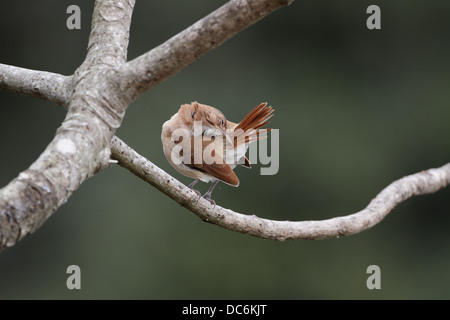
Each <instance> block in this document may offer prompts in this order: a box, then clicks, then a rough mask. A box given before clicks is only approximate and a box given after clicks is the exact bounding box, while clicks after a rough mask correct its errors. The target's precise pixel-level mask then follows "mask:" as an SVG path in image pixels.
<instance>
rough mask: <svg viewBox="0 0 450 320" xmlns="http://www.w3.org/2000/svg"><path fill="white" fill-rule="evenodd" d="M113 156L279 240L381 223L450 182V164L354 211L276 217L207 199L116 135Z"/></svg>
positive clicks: (213, 217)
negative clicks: (287, 218)
mask: <svg viewBox="0 0 450 320" xmlns="http://www.w3.org/2000/svg"><path fill="white" fill-rule="evenodd" d="M111 150H112V152H113V157H114V158H115V159H117V160H118V161H119V164H120V165H121V166H123V167H124V168H126V169H128V170H130V171H131V172H132V173H134V174H135V175H137V176H138V177H139V178H141V179H142V180H144V181H147V182H148V183H150V184H151V185H152V186H154V187H155V188H157V189H158V190H160V191H161V192H163V193H165V194H166V195H167V196H169V197H170V198H172V199H173V200H175V201H176V202H178V203H179V204H180V205H182V206H183V207H185V208H187V209H188V210H189V211H191V212H193V213H194V214H195V215H197V216H198V217H199V218H200V219H202V220H203V221H205V222H209V223H212V224H215V225H217V226H220V227H223V228H225V229H229V230H232V231H237V232H241V233H244V234H249V235H252V236H256V237H260V238H265V239H274V240H280V241H284V240H295V239H309V240H317V239H325V238H333V237H340V236H347V235H352V234H355V233H358V232H361V231H364V230H366V229H369V228H371V227H373V226H374V225H376V224H377V223H379V222H380V221H381V220H383V219H384V217H385V216H386V215H387V214H389V212H391V211H392V209H394V208H395V207H396V206H397V205H398V204H399V203H401V202H403V201H405V200H407V199H409V198H411V197H412V196H417V195H422V194H427V193H433V192H436V191H437V190H439V189H441V188H444V187H445V186H447V185H449V184H450V163H448V164H446V165H444V166H442V167H440V168H437V169H429V170H425V171H422V172H419V173H416V174H412V175H409V176H406V177H404V178H401V179H399V180H397V181H394V182H392V183H391V184H390V185H389V186H387V187H386V188H385V189H383V190H382V191H381V192H380V193H379V194H378V195H377V196H376V197H375V198H374V199H373V200H372V201H371V202H370V203H369V205H368V206H367V207H366V208H365V209H363V210H361V211H359V212H357V213H354V214H350V215H347V216H342V217H336V218H332V219H327V220H321V221H274V220H269V219H263V218H259V217H258V216H256V215H245V214H241V213H237V212H234V211H232V210H230V209H225V208H222V207H220V206H218V205H216V206H212V205H211V203H209V202H208V201H207V200H205V199H203V198H200V199H199V198H198V195H197V194H196V193H195V192H194V191H192V190H191V189H189V188H188V187H186V186H185V185H184V184H183V183H181V182H179V181H178V180H176V179H175V178H173V177H172V176H170V175H169V174H167V173H166V172H164V171H163V170H161V169H160V168H158V167H157V166H156V165H154V164H153V163H151V162H150V161H149V160H147V159H146V158H144V157H142V156H140V155H139V154H138V153H137V152H136V151H134V150H133V149H131V148H130V147H128V146H127V145H126V144H125V143H124V142H123V141H121V140H120V139H118V138H117V137H114V138H113V140H112V142H111Z"/></svg>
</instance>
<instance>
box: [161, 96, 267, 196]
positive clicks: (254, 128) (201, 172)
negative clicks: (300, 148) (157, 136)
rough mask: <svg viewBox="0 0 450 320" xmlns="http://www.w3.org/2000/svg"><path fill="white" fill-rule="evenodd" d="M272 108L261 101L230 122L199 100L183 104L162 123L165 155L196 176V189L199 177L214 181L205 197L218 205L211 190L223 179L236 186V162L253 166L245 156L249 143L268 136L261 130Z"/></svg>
mask: <svg viewBox="0 0 450 320" xmlns="http://www.w3.org/2000/svg"><path fill="white" fill-rule="evenodd" d="M273 111H274V110H273V109H272V107H270V106H267V103H261V104H260V105H259V106H257V107H256V108H254V109H253V110H252V111H251V112H250V113H249V114H247V116H245V117H244V119H242V121H241V122H239V124H236V123H233V122H231V121H227V119H226V118H225V116H224V115H223V113H222V112H220V111H219V110H217V109H216V108H213V107H211V106H207V105H204V104H201V103H198V102H192V103H191V104H183V105H182V106H181V107H180V109H179V110H178V112H177V113H176V114H174V115H173V116H172V117H171V118H170V120H168V121H166V122H165V123H164V124H163V127H162V134H161V140H162V144H163V149H164V155H165V156H166V159H167V161H169V163H170V164H171V165H172V166H173V167H174V168H175V169H176V170H177V171H178V172H180V173H181V174H183V175H185V176H188V177H191V178H194V179H195V180H194V181H193V182H192V183H191V184H190V185H189V186H188V187H189V188H191V189H193V187H194V185H195V184H196V183H197V182H198V181H199V180H201V181H203V182H210V181H212V182H213V183H212V185H211V187H210V188H209V190H208V191H207V192H206V193H205V194H204V195H203V198H205V199H207V200H209V201H210V202H211V203H212V204H215V202H214V200H212V199H211V193H212V191H213V189H214V187H215V186H216V185H217V183H218V182H219V181H222V182H224V183H226V184H228V185H231V186H233V187H237V186H239V179H238V177H237V176H236V174H235V173H234V171H233V169H234V168H235V167H236V165H242V166H244V167H247V168H250V167H251V164H250V161H249V160H248V159H247V157H246V156H245V153H246V152H247V149H248V145H249V143H250V142H253V141H256V140H259V139H260V138H264V137H266V136H263V135H261V136H260V131H259V130H258V129H259V128H261V127H263V126H265V125H266V124H268V123H269V121H268V120H269V119H270V118H271V117H272V116H273ZM264 131H265V132H268V131H270V129H267V130H264ZM193 190H194V191H195V192H196V193H197V194H199V196H201V194H200V192H198V191H197V190H195V189H193Z"/></svg>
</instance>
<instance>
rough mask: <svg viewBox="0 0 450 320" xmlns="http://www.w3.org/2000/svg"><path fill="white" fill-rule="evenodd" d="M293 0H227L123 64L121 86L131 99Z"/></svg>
mask: <svg viewBox="0 0 450 320" xmlns="http://www.w3.org/2000/svg"><path fill="white" fill-rule="evenodd" d="M292 1H293V0H270V1H268V0H231V1H229V2H228V3H226V4H225V5H223V6H222V7H220V8H219V9H217V10H215V11H214V12H212V13H211V14H209V15H208V16H206V17H204V18H203V19H201V20H199V21H197V22H196V23H195V24H193V25H192V26H190V27H189V28H187V29H185V30H184V31H182V32H180V33H178V34H177V35H176V36H174V37H172V38H170V39H169V40H167V41H166V42H164V43H163V44H161V45H160V46H158V47H156V48H154V49H153V50H151V51H149V52H147V53H145V54H143V55H141V56H139V57H137V58H136V59H134V60H132V61H130V62H128V63H126V64H124V65H123V66H122V67H121V69H120V73H121V83H122V84H121V87H122V88H123V90H124V91H125V90H127V91H128V93H129V95H130V98H131V99H132V100H134V99H135V98H136V97H138V96H139V95H140V94H142V93H143V92H144V91H146V90H148V89H150V88H152V87H154V86H155V85H157V84H158V83H160V82H162V81H164V80H165V79H167V78H169V77H170V76H172V75H173V74H175V73H177V72H178V71H180V70H181V69H183V68H184V67H186V66H187V65H189V64H190V63H192V62H194V61H195V60H197V59H198V58H199V57H200V56H202V55H204V54H205V53H207V52H209V51H210V50H212V49H214V48H216V47H217V46H219V45H220V44H222V43H223V42H224V41H226V40H227V39H229V38H231V37H232V36H234V35H235V34H236V33H238V32H239V31H241V30H243V29H245V28H247V27H248V26H250V25H252V24H253V23H255V22H256V21H258V20H260V19H261V18H263V17H265V16H266V15H268V14H269V13H271V12H272V11H274V10H276V9H278V8H280V7H282V6H284V5H288V4H290V3H291V2H292Z"/></svg>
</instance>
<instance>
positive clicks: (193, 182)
mask: <svg viewBox="0 0 450 320" xmlns="http://www.w3.org/2000/svg"><path fill="white" fill-rule="evenodd" d="M198 181H199V180H198V179H195V180H194V181H192V182H191V183H190V184H189V185H188V188H189V189H191V190H192V191H194V192H195V193H196V194H197V195H198V198H199V199H200V197H201V196H202V194H201V193H200V191H198V190H195V189H194V186H195V185H196V184H197V182H198Z"/></svg>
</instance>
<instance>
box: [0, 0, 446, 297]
mask: <svg viewBox="0 0 450 320" xmlns="http://www.w3.org/2000/svg"><path fill="white" fill-rule="evenodd" d="M223 3H225V1H218V0H217V1H212V0H197V1H173V0H170V1H143V0H138V1H137V4H136V8H135V11H134V13H133V23H132V26H131V39H130V45H129V59H132V58H135V57H137V56H139V55H140V54H142V53H144V52H146V51H148V50H149V49H151V48H153V47H154V46H156V45H158V44H160V43H162V42H164V41H165V40H166V39H168V38H169V37H171V36H173V35H175V34H176V33H177V32H179V31H181V30H183V29H184V28H186V27H188V26H189V25H191V24H192V23H194V22H195V21H197V20H198V19H200V18H202V17H203V16H205V15H206V14H208V13H209V12H211V11H212V10H214V9H215V8H217V7H219V6H220V5H222V4H223ZM70 4H76V5H79V6H80V8H81V14H82V25H81V26H82V29H81V30H68V29H67V28H66V19H67V17H68V16H69V15H68V14H66V8H67V7H68V6H69V5H70ZM371 4H377V5H379V6H380V8H381V26H382V29H381V30H372V31H370V30H368V29H367V27H366V19H367V18H368V14H366V9H367V7H368V6H369V5H371ZM92 8H93V1H77V0H73V1H61V0H40V1H24V0H17V1H8V2H6V1H4V2H3V3H2V5H1V10H0V39H1V42H2V45H1V51H0V62H1V63H5V64H11V65H16V66H21V67H26V68H31V69H37V70H46V71H52V72H56V73H60V74H64V75H70V74H72V73H73V72H74V70H75V69H76V68H77V67H78V66H79V65H80V63H81V62H82V61H83V59H84V55H85V52H86V47H87V41H88V35H89V30H90V17H91V14H92ZM449 39H450V2H449V1H443V0H432V1H423V0H422V1H407V2H406V1H361V0H346V1H333V0H323V1H320V2H318V1H313V0H303V1H299V0H297V1H295V2H294V3H293V4H292V5H290V6H289V7H284V8H282V9H280V10H278V11H276V12H274V13H272V14H270V15H269V16H268V17H267V18H265V19H263V20H262V21H260V22H258V23H257V24H255V25H253V26H252V27H250V28H248V29H246V30H244V31H243V32H241V33H239V34H238V35H237V36H235V37H234V38H232V39H231V40H229V41H227V42H226V43H225V44H223V45H222V46H220V47H218V48H216V49H215V50H213V51H212V52H210V53H208V54H207V55H205V56H203V57H201V58H200V59H199V60H198V61H197V62H195V63H193V64H192V65H190V66H189V67H187V68H186V69H184V70H182V71H181V72H180V73H178V74H177V75H175V76H173V77H171V78H170V79H169V80H167V81H165V82H164V83H162V84H161V85H159V86H157V87H155V88H154V89H152V90H150V91H149V92H147V93H146V94H144V95H143V96H141V97H140V98H139V99H138V100H136V101H135V102H134V103H133V104H132V106H131V107H130V108H129V110H128V112H127V114H126V116H125V119H124V121H123V125H122V127H121V128H120V129H119V130H118V132H117V135H118V136H119V137H120V138H122V139H123V140H124V141H125V142H127V143H128V144H129V145H130V146H132V147H133V148H134V149H135V150H137V151H138V152H139V153H141V154H142V155H144V156H146V157H148V158H149V159H150V160H151V161H153V162H154V163H155V164H156V165H158V166H160V167H161V168H162V169H164V170H166V171H167V172H169V173H170V174H172V175H173V176H174V177H175V178H177V179H179V180H180V181H182V182H184V183H186V184H188V183H190V182H191V180H190V179H188V178H186V177H183V176H181V175H180V174H178V173H177V172H176V171H175V170H174V169H173V168H172V167H170V165H169V164H168V163H167V161H166V160H165V158H164V156H163V152H162V147H161V142H160V131H161V125H162V124H163V122H164V121H166V120H167V119H169V118H170V116H172V115H173V114H174V113H175V112H176V111H177V109H178V107H179V105H180V104H183V103H186V102H191V101H195V100H197V101H199V102H202V103H206V104H210V105H213V106H216V107H219V108H220V109H221V110H222V111H223V112H224V114H225V115H226V116H227V118H228V119H230V120H232V121H239V120H240V119H241V118H242V117H243V116H244V115H245V114H246V113H247V112H248V111H249V110H251V108H253V107H254V106H256V105H257V104H259V103H260V102H262V101H268V102H269V103H270V104H271V105H272V106H273V107H274V108H275V109H276V116H275V117H274V118H273V119H272V120H273V121H272V123H271V126H272V127H273V128H277V129H279V130H280V170H279V172H278V174H276V175H273V176H261V175H260V174H259V167H258V166H255V167H254V168H253V169H252V170H246V169H244V168H238V169H236V172H237V174H238V176H239V177H240V180H241V185H240V186H239V188H238V189H235V188H232V187H229V186H227V185H224V184H219V186H218V187H217V188H216V190H215V192H214V194H213V196H214V199H215V200H216V202H217V203H218V204H219V205H222V206H224V207H227V208H230V209H233V210H235V211H238V212H242V213H248V214H256V215H258V216H261V217H265V218H270V219H276V220H311V219H313V220H320V219H327V218H331V217H335V216H340V215H347V214H350V213H354V212H356V211H359V210H360V209H362V208H364V207H365V206H366V205H367V204H368V203H369V201H370V200H371V199H372V198H373V197H374V196H375V195H376V194H377V193H378V192H379V191H380V190H381V189H382V188H384V187H385V186H387V185H388V184H389V183H390V182H392V181H394V180H396V179H398V178H400V177H402V176H404V175H408V174H411V173H415V172H418V171H421V170H424V169H428V168H432V167H439V166H441V165H444V164H445V163H447V162H449V160H450V148H449V144H450V140H449V137H450V125H449V119H450V108H449V102H450V90H449V88H450V59H449V57H450V41H449ZM0 103H1V106H2V107H1V108H0V145H1V148H2V153H1V157H0V165H1V169H0V183H1V185H2V186H4V185H6V184H7V183H8V182H9V181H10V180H11V179H13V178H14V177H16V176H17V175H18V173H19V172H20V171H22V170H25V169H26V168H27V167H28V166H29V165H30V164H31V163H32V162H33V161H34V160H35V159H36V158H37V157H38V156H39V154H40V153H41V152H42V151H43V150H44V148H45V147H46V145H47V144H48V143H49V142H50V140H51V139H52V137H53V135H54V133H55V130H56V129H57V128H58V126H59V125H60V123H61V121H62V120H63V118H64V114H65V110H64V109H63V108H61V107H59V106H56V105H54V104H52V103H49V102H46V101H39V100H36V99H33V98H28V97H23V96H17V95H13V94H10V93H5V92H0ZM198 186H199V189H200V190H201V191H205V190H206V189H207V188H208V185H206V184H203V183H202V184H199V185H198ZM449 226H450V188H446V189H444V190H441V191H439V192H438V193H436V194H432V195H427V196H421V197H416V198H414V199H410V200H408V201H407V202H405V203H403V204H401V205H400V206H399V207H397V208H396V209H395V210H394V211H393V212H392V213H391V214H390V215H388V216H387V217H386V219H385V220H383V221H382V222H381V223H380V224H379V225H377V226H375V227H374V228H372V229H370V230H367V231H365V232H363V233H360V234H357V235H354V236H350V237H344V238H339V239H329V240H321V241H287V242H275V241H270V240H261V239H258V238H253V237H250V236H246V235H242V234H237V233H234V232H231V231H227V230H224V229H221V228H218V227H215V226H213V225H210V224H205V223H202V222H201V220H199V219H198V218H197V217H195V216H194V215H192V214H191V213H189V212H188V211H186V210H185V209H184V208H182V207H180V206H179V205H177V204H176V203H175V202H173V201H172V200H170V199H169V198H168V197H166V196H165V195H163V194H162V193H160V192H159V191H157V190H156V189H154V188H153V187H151V186H150V185H148V184H146V183H144V182H143V181H141V180H139V179H138V178H136V177H135V176H133V175H132V174H130V173H129V172H128V171H126V170H125V169H123V168H121V167H119V166H117V165H113V166H111V167H110V168H107V169H106V170H104V171H102V172H101V173H100V174H98V175H97V176H95V177H93V178H91V179H89V180H88V181H86V182H85V183H84V184H83V185H82V186H81V187H80V188H79V190H77V191H76V192H75V194H74V195H73V196H72V197H71V198H70V200H69V201H68V202H67V203H66V204H65V205H63V206H62V207H61V208H60V209H59V210H58V211H57V212H56V213H55V214H54V215H53V216H52V217H51V218H49V219H48V220H47V222H46V223H45V224H44V225H43V226H42V227H41V228H40V229H39V230H38V231H37V232H35V233H34V234H32V235H30V236H28V237H26V238H25V239H23V240H22V241H21V242H20V243H18V244H17V245H15V246H14V247H12V248H8V249H6V250H4V251H3V252H2V253H1V254H0V298H2V299H22V298H27V299H72V298H77V299H93V298H95V299H356V298H361V299H394V298H396V299H419V298H421V299H422V298H423V299H432V298H438V299H441V298H443V299H448V298H450V286H449V280H450V279H449V276H448V270H450V235H449V233H448V229H449ZM72 264H76V265H78V266H80V268H81V288H82V289H81V290H73V291H71V290H68V289H67V288H66V279H67V277H68V274H66V268H67V266H69V265H72ZM372 264H376V265H378V266H379V267H380V268H381V290H368V289H367V287H366V280H367V277H368V274H366V269H367V267H368V266H369V265H372Z"/></svg>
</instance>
